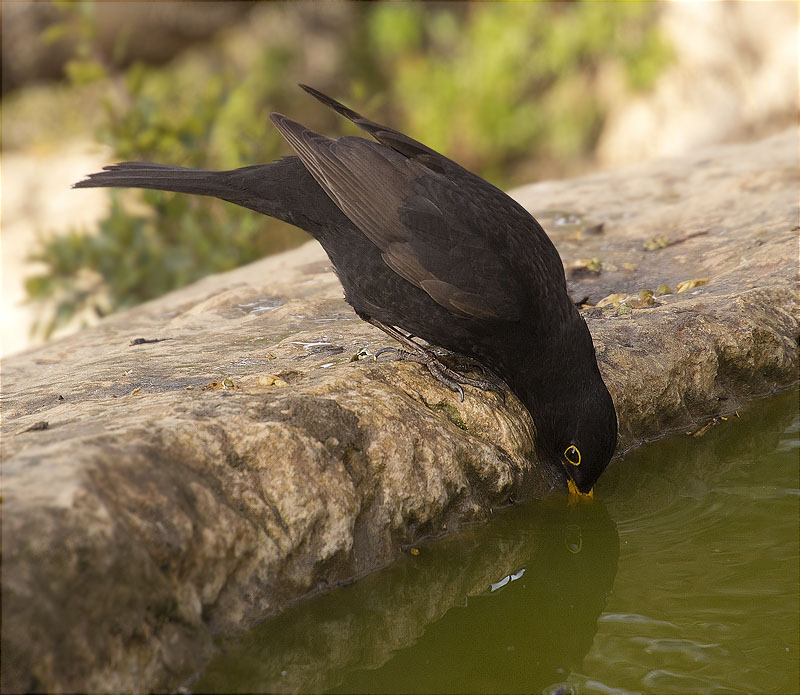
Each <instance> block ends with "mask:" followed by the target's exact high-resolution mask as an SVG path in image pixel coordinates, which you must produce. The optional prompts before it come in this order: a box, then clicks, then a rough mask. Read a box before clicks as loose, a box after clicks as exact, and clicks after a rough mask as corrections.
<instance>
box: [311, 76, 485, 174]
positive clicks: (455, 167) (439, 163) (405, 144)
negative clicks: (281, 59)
mask: <svg viewBox="0 0 800 695" xmlns="http://www.w3.org/2000/svg"><path fill="white" fill-rule="evenodd" d="M300 87H302V88H303V89H304V90H305V91H306V92H308V93H309V94H310V95H311V96H313V97H314V98H315V99H317V101H320V102H321V103H323V104H325V106H327V107H328V108H331V109H333V110H334V111H336V113H338V114H339V115H340V116H344V117H345V118H346V119H348V120H349V121H352V122H353V123H354V124H355V125H357V126H358V127H359V128H361V130H363V131H365V132H367V133H369V134H370V135H371V136H372V137H373V138H375V139H376V140H377V141H378V142H379V143H381V144H382V145H386V147H390V148H391V149H393V150H395V151H396V152H399V153H400V154H402V155H405V156H406V157H410V158H412V159H415V160H417V161H419V162H421V163H422V164H424V165H425V166H427V167H428V168H429V169H431V170H432V171H435V172H437V173H443V174H446V173H453V172H457V173H459V174H467V175H469V176H474V174H472V173H471V172H469V171H468V170H467V169H464V168H463V167H462V166H461V165H459V164H457V163H456V162H454V161H453V160H452V159H448V158H447V157H445V156H444V155H443V154H439V153H438V152H437V151H436V150H433V149H431V148H430V147H428V146H427V145H423V144H422V143H421V142H418V141H417V140H414V139H413V138H410V137H409V136H408V135H406V134H405V133H401V132H400V131H399V130H394V129H393V128H390V127H389V126H385V125H381V124H380V123H376V122H375V121H371V120H370V119H369V118H365V117H364V116H362V115H361V114H360V113H357V112H356V111H353V109H351V108H348V107H347V106H345V105H344V104H341V103H339V102H338V101H336V99H332V98H331V97H329V96H328V95H327V94H323V93H322V92H320V91H319V90H317V89H314V88H313V87H309V86H308V85H305V84H301V85H300Z"/></svg>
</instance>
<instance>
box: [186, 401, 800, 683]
mask: <svg viewBox="0 0 800 695" xmlns="http://www.w3.org/2000/svg"><path fill="white" fill-rule="evenodd" d="M799 451H800V420H798V414H797V393H796V392H791V393H784V394H780V395H778V396H774V397H772V398H770V399H767V400H763V401H759V402H757V403H754V404H753V405H751V406H750V407H748V408H747V409H746V410H743V411H740V417H739V418H735V417H734V418H731V419H729V420H728V421H727V422H722V423H720V424H719V425H717V426H716V427H714V428H712V429H711V430H709V431H708V432H707V433H706V434H704V435H703V436H702V437H699V438H694V437H690V436H686V435H685V434H676V435H672V436H670V437H668V438H666V439H664V440H662V441H660V442H656V443H653V444H650V445H647V446H645V447H642V448H640V449H639V450H637V451H635V452H633V453H631V454H629V455H628V456H626V457H625V458H624V459H622V460H620V461H617V462H615V464H614V465H613V466H612V467H611V468H610V469H609V470H608V471H607V472H606V474H605V475H604V477H603V478H602V479H601V481H600V484H599V485H598V487H597V489H596V500H595V501H594V502H590V503H581V504H573V505H568V504H566V503H565V501H564V500H561V499H559V500H551V501H548V502H547V503H538V504H529V505H519V506H516V507H514V508H511V509H506V510H503V511H501V512H498V513H497V514H496V516H495V518H494V519H493V520H492V522H491V523H489V524H487V525H484V526H480V527H475V528H469V529H466V530H465V531H463V532H461V533H459V534H457V535H455V536H453V537H449V538H445V539H439V540H435V541H430V542H427V543H425V544H422V545H420V546H419V550H420V553H419V555H416V556H412V555H408V556H405V557H403V558H401V559H400V560H399V561H398V562H396V563H394V564H393V565H392V566H391V567H389V568H388V569H386V570H383V571H381V572H376V573H373V574H372V575H369V576H367V577H365V578H363V579H362V580H360V581H358V582H356V583H355V584H353V585H351V586H348V587H344V588H340V589H336V590H335V591H332V592H330V593H328V594H326V595H323V596H318V597H315V598H313V599H310V600H307V601H302V602H299V603H298V604H297V605H295V606H293V607H292V608H291V609H290V610H288V611H287V612H286V613H284V614H283V615H281V616H278V617H277V618H274V619H272V620H270V621H267V622H265V623H264V624H262V625H260V626H259V627H258V628H256V629H254V630H253V632H252V633H250V634H249V635H247V636H246V637H245V638H244V639H242V640H240V641H237V642H235V643H229V644H226V645H224V652H223V654H222V655H221V656H219V657H218V658H217V659H216V660H215V661H214V662H212V663H211V664H210V665H209V667H208V668H207V669H206V671H205V673H203V674H201V675H200V677H199V678H198V679H197V680H195V681H194V682H193V683H190V684H188V687H189V689H190V690H191V691H193V692H196V693H199V692H208V691H214V692H335V693H349V692H363V693H373V692H376V693H378V692H379V693H383V692H392V693H395V692H396V693H404V692H414V693H429V692H430V693H435V692H533V693H537V692H545V693H572V692H575V693H626V692H651V693H701V692H702V693H767V692H770V693H796V692H798V690H800V688H799V687H798V678H799V677H800V676H799V674H798V647H799V646H800V645H799V642H800V639H799V638H798V632H799V631H800V627H799V626H800V607H799V606H798V582H799V581H800V580H799V577H798V564H799V562H800V560H799V558H798V543H799V542H800V531H799V529H798V503H799V501H800V490H798V487H800V484H799V483H800V481H798V452H799Z"/></svg>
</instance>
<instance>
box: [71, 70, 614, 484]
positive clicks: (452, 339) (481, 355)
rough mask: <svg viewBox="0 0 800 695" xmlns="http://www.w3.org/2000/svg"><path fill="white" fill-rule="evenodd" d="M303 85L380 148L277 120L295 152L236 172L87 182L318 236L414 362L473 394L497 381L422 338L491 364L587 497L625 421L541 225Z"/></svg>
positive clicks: (150, 174)
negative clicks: (452, 361)
mask: <svg viewBox="0 0 800 695" xmlns="http://www.w3.org/2000/svg"><path fill="white" fill-rule="evenodd" d="M301 87H303V89H305V90H306V91H307V92H308V93H309V94H311V95H312V96H314V97H316V98H317V99H318V100H319V101H321V102H322V103H323V104H325V105H326V106H329V107H330V108H332V109H334V110H335V111H336V112H337V113H339V114H341V115H342V116H344V117H345V118H348V119H349V120H351V121H352V122H353V123H355V124H356V125H357V126H358V127H360V128H361V129H363V130H365V131H366V132H367V133H369V134H370V135H371V136H372V137H373V138H374V139H375V140H376V141H377V142H373V141H371V140H366V139H364V138H360V137H352V136H348V137H342V138H339V139H338V140H332V139H330V138H327V137H325V136H323V135H319V134H317V133H315V132H313V131H311V130H309V129H308V128H305V127H304V126H302V125H300V124H299V123H296V122H295V121H292V120H291V119H289V118H287V117H286V116H283V115H281V114H277V113H274V114H272V115H271V119H272V122H273V123H274V125H275V127H276V128H277V129H278V130H279V131H280V133H281V135H283V137H284V138H286V140H287V141H288V142H289V144H290V145H291V146H292V148H293V149H294V150H295V152H296V153H297V156H296V157H285V158H282V159H279V160H277V161H276V162H273V163H271V164H262V165H258V166H248V167H244V168H241V169H235V170H232V171H202V170H195V169H186V168H183V167H177V166H168V165H163V164H148V163H144V162H124V163H121V164H115V165H113V166H109V167H105V169H104V171H102V172H100V173H97V174H92V175H90V176H89V177H88V178H87V179H85V180H84V181H81V182H79V183H77V184H75V187H76V188H92V187H97V186H123V187H136V188H151V189H156V190H163V191H176V192H179V193H195V194H200V195H209V196H215V197H217V198H221V199H223V200H227V201H230V202H232V203H236V204H238V205H241V206H243V207H246V208H250V209H251V210H255V211H256V212H260V213H262V214H265V215H270V216H271V217H276V218H278V219H280V220H283V221H285V222H288V223H290V224H293V225H296V226H297V227H300V228H301V229H304V230H306V231H307V232H308V233H309V234H311V236H313V237H314V238H315V239H316V240H317V241H318V242H319V243H320V244H321V245H322V247H323V248H324V249H325V251H326V253H327V254H328V256H329V258H330V260H331V263H332V264H333V267H334V268H335V269H336V273H337V275H338V277H339V279H340V281H341V283H342V285H343V286H344V291H345V298H346V300H347V301H348V302H349V303H350V305H351V306H352V307H353V308H354V309H355V311H356V313H357V314H358V315H359V316H360V317H361V318H362V319H364V320H365V321H369V322H370V323H372V324H374V325H376V326H378V327H379V328H381V329H382V330H384V331H385V332H386V333H388V334H389V335H390V336H392V337H393V338H395V339H397V340H399V341H400V342H401V344H403V346H404V347H405V348H406V351H403V352H402V354H401V356H404V357H407V358H408V357H409V353H413V355H414V357H413V359H416V360H418V361H422V362H424V363H425V364H427V365H428V367H429V369H430V370H431V372H432V373H434V375H436V376H437V377H439V378H440V379H441V380H443V381H445V383H447V384H448V385H449V386H450V387H451V388H453V389H455V390H459V391H461V387H460V386H458V383H457V382H461V383H467V384H472V385H477V386H480V387H483V388H486V387H487V386H489V385H488V384H487V383H486V382H484V381H480V380H471V379H467V378H466V377H462V376H461V375H460V374H458V373H457V372H455V371H453V370H451V369H449V368H448V367H446V366H445V365H444V364H442V363H441V362H440V361H439V359H438V358H437V355H436V354H435V351H434V350H431V349H430V348H426V347H423V346H422V345H420V344H418V343H416V342H414V341H413V339H412V336H417V337H419V338H422V339H423V340H425V341H426V342H427V343H428V344H429V345H430V346H436V347H438V348H444V349H445V350H448V351H451V352H453V353H457V354H459V355H463V356H466V357H467V358H471V359H473V360H477V361H478V362H480V363H481V364H482V365H485V366H486V367H488V368H490V369H491V370H492V371H493V372H494V373H495V374H497V375H498V376H500V377H501V378H502V379H503V380H504V381H505V382H506V383H507V384H508V386H509V388H510V389H511V390H512V391H513V392H514V393H515V394H516V395H517V397H518V398H519V399H520V400H521V401H522V403H523V404H524V405H525V406H526V407H527V408H528V410H529V411H530V414H531V416H532V418H533V421H534V423H535V425H536V433H537V441H536V450H537V454H538V456H539V458H541V459H542V460H543V461H544V462H546V463H549V464H550V465H555V466H558V467H563V470H564V471H566V475H567V483H568V484H569V487H570V489H571V490H572V491H573V492H575V491H580V492H581V493H589V492H591V490H592V488H593V486H594V484H595V482H596V481H597V479H598V477H599V476H600V474H601V473H602V472H603V470H604V469H605V468H606V466H607V465H608V462H609V460H610V459H611V456H612V454H613V452H614V448H615V446H616V440H617V418H616V413H615V412H614V404H613V401H612V400H611V396H610V395H609V393H608V390H607V389H606V386H605V384H604V383H603V379H602V378H601V376H600V372H599V370H598V368H597V360H596V357H595V351H594V346H593V345H592V338H591V335H590V334H589V329H588V328H587V326H586V323H585V322H584V320H583V318H582V317H581V316H580V314H579V313H578V310H577V309H576V307H575V305H574V303H573V302H572V300H571V299H570V297H569V295H568V294H567V286H566V280H565V277H564V267H563V265H562V263H561V258H560V257H559V255H558V251H556V248H555V246H553V243H552V242H551V241H550V239H549V237H548V236H547V235H546V234H545V233H544V230H543V229H542V227H541V226H540V225H539V223H538V222H537V221H536V220H535V219H534V218H533V217H532V216H531V215H530V213H528V212H527V210H525V209H524V208H523V207H522V206H521V205H519V204H517V203H516V202H515V201H513V200H512V199H511V198H509V197H508V196H507V195H506V194H505V193H503V192H502V191H500V190H499V189H497V188H495V187H494V186H492V185H491V184H489V183H488V182H486V181H484V180H483V179H481V178H480V177H478V176H476V175H475V174H473V173H471V172H469V171H467V170H466V169H464V168H463V167H461V166H459V165H458V164H456V163H455V162H453V161H452V160H450V159H448V158H447V157H444V156H442V155H441V154H439V153H438V152H435V151H434V150H432V149H430V148H429V147H426V146H425V145H423V144H421V143H419V142H417V141H416V140H412V139H411V138H410V137H408V136H407V135H404V134H403V133H400V132H398V131H396V130H393V129H392V128H388V127H386V126H383V125H380V124H378V123H375V122H373V121H370V120H368V119H366V118H364V117H363V116H361V115H360V114H358V113H356V112H355V111H352V110H351V109H349V108H347V107H346V106H343V105H342V104H340V103H339V102H337V101H334V100H333V99H331V98H330V97H327V96H325V95H324V94H322V93H320V92H318V91H317V90H315V89H312V88H311V87H307V86H305V85H301ZM403 331H404V332H405V333H403ZM461 394H462V397H463V391H461Z"/></svg>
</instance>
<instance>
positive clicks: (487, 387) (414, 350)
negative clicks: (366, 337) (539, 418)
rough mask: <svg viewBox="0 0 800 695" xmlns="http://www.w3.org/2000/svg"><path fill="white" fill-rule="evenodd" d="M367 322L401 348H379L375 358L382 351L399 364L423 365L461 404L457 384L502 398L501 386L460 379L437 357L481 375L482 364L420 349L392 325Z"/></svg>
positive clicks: (487, 382) (435, 351)
mask: <svg viewBox="0 0 800 695" xmlns="http://www.w3.org/2000/svg"><path fill="white" fill-rule="evenodd" d="M367 322H368V323H371V324H372V325H373V326H375V327H376V328H380V329H381V330H382V331H383V332H384V333H386V335H388V336H389V337H390V338H393V339H394V340H396V341H397V342H398V343H400V345H402V346H403V348H405V349H404V350H399V349H397V348H393V347H385V348H381V349H380V350H378V351H377V352H376V353H375V359H377V358H378V357H379V356H380V355H382V354H383V353H385V352H393V353H395V354H396V355H397V358H398V359H399V360H401V361H403V362H418V363H419V364H424V365H425V366H426V367H427V368H428V371H429V372H430V373H431V374H432V375H433V376H434V378H435V379H436V380H437V381H439V382H441V383H442V384H444V385H445V386H447V388H449V389H450V390H451V391H455V392H456V393H457V394H458V395H459V398H460V400H461V401H463V400H464V389H463V388H461V384H467V385H468V386H473V387H474V388H478V389H481V390H482V391H496V392H497V393H500V394H501V395H503V396H505V392H504V391H503V388H502V387H501V386H499V385H497V384H495V383H492V382H491V381H486V380H483V379H471V378H470V377H468V376H464V375H463V374H461V373H460V372H458V371H456V370H455V369H451V368H450V367H448V366H447V365H446V364H444V363H442V362H441V360H440V359H439V357H440V356H442V357H445V356H447V357H452V358H454V359H455V360H456V361H459V362H460V363H461V366H465V367H476V366H477V367H479V368H480V369H481V370H482V371H484V373H485V369H484V367H483V365H481V364H480V362H478V361H477V360H473V359H472V358H471V357H464V356H463V355H456V354H455V353H453V352H450V351H449V350H445V349H444V348H439V347H436V348H433V347H423V346H422V345H420V344H419V343H416V342H414V340H412V337H413V336H410V335H405V334H404V333H402V332H401V331H399V330H397V329H396V328H395V327H394V326H387V325H386V324H383V323H381V322H380V321H378V320H376V319H373V318H368V319H367Z"/></svg>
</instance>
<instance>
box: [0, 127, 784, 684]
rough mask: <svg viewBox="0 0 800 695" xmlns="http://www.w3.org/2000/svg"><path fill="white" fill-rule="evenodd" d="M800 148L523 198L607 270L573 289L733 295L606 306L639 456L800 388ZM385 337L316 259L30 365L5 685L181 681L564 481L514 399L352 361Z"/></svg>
mask: <svg viewBox="0 0 800 695" xmlns="http://www.w3.org/2000/svg"><path fill="white" fill-rule="evenodd" d="M796 145H797V140H796V134H795V132H794V131H791V132H788V133H785V134H783V135H780V136H776V137H774V138H771V139H768V140H765V141H763V142H761V143H757V144H754V145H746V146H729V147H725V148H718V149H716V150H709V151H706V152H704V153H699V154H698V155H697V156H695V157H692V158H690V159H684V160H676V161H669V162H660V163H656V164H651V165H647V166H642V167H636V168H631V169H627V170H624V171H619V172H615V173H607V174H598V175H595V176H591V177H587V178H584V179H578V180H573V181H564V182H550V183H543V184H538V185H535V186H532V187H529V188H527V189H524V190H521V191H518V195H519V198H520V199H521V200H522V201H523V202H524V203H525V204H526V205H527V206H528V207H529V208H530V209H531V210H533V211H534V213H535V214H537V216H539V217H540V219H541V220H542V222H543V223H544V225H545V227H546V228H547V229H548V231H549V232H550V233H551V236H552V237H553V238H554V240H555V242H556V244H557V245H558V246H559V250H560V251H561V253H562V257H563V258H564V260H565V263H566V265H567V267H568V268H569V267H572V266H573V265H574V264H575V261H578V260H579V259H587V258H588V259H590V260H591V263H590V264H578V265H576V268H579V269H578V271H577V273H576V274H574V277H573V273H572V271H570V273H569V274H570V285H571V290H572V291H573V294H574V295H575V297H576V299H577V298H580V297H583V296H584V295H588V297H589V300H588V304H591V305H594V304H596V303H597V302H598V301H599V300H600V299H602V298H603V297H605V296H607V295H610V294H613V293H620V294H622V293H624V294H632V293H638V292H639V291H640V290H643V289H650V290H653V291H655V290H656V289H657V287H658V286H659V285H662V284H667V285H669V286H670V287H671V288H672V289H673V290H674V289H675V287H676V285H678V283H680V282H682V281H685V280H690V279H693V278H702V279H707V280H708V282H707V283H706V284H702V285H698V286H696V287H695V288H694V289H689V290H686V291H685V292H682V293H680V294H669V295H663V296H657V297H656V298H655V304H653V305H651V306H645V307H644V308H631V306H630V305H620V306H617V307H614V306H613V305H612V306H611V307H610V308H605V309H588V310H587V321H588V323H589V327H590V329H591V331H592V334H593V336H594V338H595V343H596V346H597V351H598V358H599V362H600V367H601V370H602V372H603V375H604V377H605V380H606V383H607V384H608V386H609V389H610V391H611V393H612V396H613V397H614V401H615V403H616V407H617V410H618V414H619V419H620V445H621V449H622V450H624V449H626V448H628V447H630V446H633V445H635V444H636V443H638V442H640V441H642V440H644V439H648V438H652V437H656V436H659V435H661V434H662V433H664V432H665V431H667V430H669V429H672V428H675V427H685V426H690V425H692V424H694V423H698V422H701V421H702V420H703V419H705V418H707V417H709V416H711V415H714V414H717V413H720V412H726V411H730V410H733V409H734V408H735V407H736V406H737V405H738V404H739V403H740V402H742V401H743V400H745V399H748V398H750V397H752V396H755V395H758V394H761V393H765V392H768V391H770V390H774V389H777V388H780V387H782V386H786V385H788V384H790V383H792V382H793V381H794V380H795V379H796V369H797V339H798V303H797V294H796V274H797V268H796V263H797V225H798V208H797V195H796V193H797V187H796V176H797V146H796ZM600 223H602V227H600V226H599V225H600ZM690 236H691V238H689V237H690ZM655 237H663V239H661V241H659V243H656V244H651V245H650V246H652V247H654V248H655V249H656V250H652V251H646V250H644V244H645V242H647V241H648V240H651V239H653V238H655ZM664 244H667V245H664ZM626 264H630V265H626ZM589 267H590V268H591V269H590V270H588V271H587V270H586V269H585V268H589ZM634 306H638V305H634ZM139 337H144V338H148V339H155V338H159V339H164V340H163V341H161V342H154V343H143V344H136V345H131V344H130V343H131V341H132V339H136V338H139ZM385 344H386V339H385V338H384V337H383V335H382V334H381V333H380V332H378V331H376V330H374V329H373V328H371V327H370V326H368V325H366V324H364V323H362V322H360V321H359V320H357V319H356V318H355V316H354V315H353V314H352V312H351V311H350V309H349V308H348V307H347V305H346V304H345V303H344V301H343V300H342V299H341V288H340V287H339V285H338V283H337V281H336V279H335V276H334V275H333V273H332V272H331V271H330V269H329V267H328V265H327V261H326V258H325V256H324V254H323V252H322V251H321V249H320V248H319V247H318V246H316V245H315V244H310V245H307V246H304V247H302V248H300V249H297V250H295V251H292V252H289V253H286V254H283V255H280V256H276V257H273V258H269V259H265V260H263V261H260V262H258V263H255V264H252V265H250V266H247V267H245V268H241V269H239V270H236V271H232V272H230V273H227V274H225V275H219V276H215V277H210V278H207V279H205V280H203V281H201V282H199V283H196V284H195V285H193V286H191V287H188V288H185V289H183V290H180V291H178V292H174V293H172V294H171V295H168V296H167V297H164V298H162V299H159V300H157V301H154V302H150V303H148V304H145V305H143V306H141V307H138V308H136V309H133V310H131V311H128V312H125V313H122V314H119V315H116V316H113V317H111V318H109V319H108V320H105V321H103V322H101V323H100V324H99V325H98V326H96V327H94V328H91V329H88V330H85V331H83V332H81V333H79V334H76V335H73V336H70V337H68V338H65V339H62V340H59V341H57V342H54V343H51V344H48V345H46V346H43V347H41V348H37V349H35V350H31V351H29V352H27V353H23V354H21V355H19V356H17V357H14V358H11V359H9V360H7V361H6V362H5V364H4V365H3V366H4V369H3V414H4V417H3V459H4V460H3V483H4V499H3V507H4V509H3V512H4V513H3V520H4V525H3V596H2V600H3V635H2V637H3V657H4V658H3V662H2V668H3V672H2V677H3V684H4V689H5V690H9V691H15V690H24V689H29V690H45V691H58V690H72V691H75V690H80V691H85V690H94V691H111V690H123V691H142V690H153V689H158V690H160V689H169V688H171V687H175V686H176V685H177V684H178V683H180V682H181V681H182V679H184V678H185V677H186V676H187V675H189V674H191V673H192V672H193V671H195V670H197V669H198V668H200V667H201V666H202V665H203V664H204V663H205V662H206V660H207V659H208V658H209V656H210V655H211V654H212V653H213V652H214V644H213V638H214V637H215V636H225V635H232V634H236V633H238V632H240V631H242V630H243V629H245V628H246V627H247V626H249V625H250V624H251V623H252V622H253V621H254V620H258V619H259V618H262V617H263V616H265V615H267V614H270V613H273V612H276V611H279V610H280V609H281V608H282V607H283V606H285V605H286V603H287V602H288V601H290V600H291V599H293V598H296V597H299V596H302V595H304V594H307V593H309V592H313V591H315V590H318V589H321V588H324V587H326V586H329V585H331V584H333V583H336V582H341V581H346V580H348V579H351V578H354V577H357V576H358V575H360V574H363V573H364V572H367V571H369V570H371V569H374V568H376V567H379V566H382V565H385V564H386V563H388V562H390V561H391V560H392V559H393V558H394V557H396V556H397V555H398V553H399V552H400V550H401V549H402V547H403V546H404V545H406V544H408V543H412V542H414V541H415V540H416V539H418V538H420V537H422V536H425V535H430V534H438V533H443V532H450V531H453V530H454V529H456V528H458V527H459V526H460V525H462V524H464V523H466V522H470V521H478V520H484V519H486V518H488V517H489V515H490V514H491V512H492V509H493V508H495V507H497V506H500V505H504V504H507V503H508V502H509V501H510V500H513V499H517V498H521V497H525V496H541V495H544V494H545V493H547V492H548V490H550V489H551V488H552V487H553V486H558V485H559V484H560V483H561V479H560V474H559V472H558V471H551V470H549V469H547V468H544V467H542V466H541V465H538V464H537V462H536V461H535V457H534V454H533V445H532V437H533V427H532V425H531V423H530V420H529V418H528V416H527V413H526V412H525V411H524V409H523V408H522V407H521V406H520V404H519V403H518V402H517V401H516V400H515V399H514V398H513V397H511V396H509V397H508V398H507V399H506V401H505V403H503V401H502V400H501V399H500V398H499V397H497V396H496V395H494V394H484V393H482V392H476V391H475V390H472V389H468V391H467V396H466V400H465V402H464V403H459V402H458V400H457V398H456V397H455V396H454V394H452V393H451V392H449V391H447V390H446V389H443V388H442V387H440V386H439V385H438V384H437V383H435V382H434V381H433V380H432V379H431V378H430V376H429V375H428V374H427V372H426V370H425V369H424V368H423V367H421V366H419V365H415V364H401V363H387V364H384V363H382V362H381V363H375V362H374V361H372V360H371V359H369V358H367V359H362V360H357V361H352V358H353V356H354V355H356V354H357V353H359V351H361V350H364V349H368V350H370V351H372V352H374V351H375V350H376V349H377V348H379V347H381V346H383V345H385ZM43 422H46V423H47V426H46V428H45V426H44V425H42V424H41V423H43Z"/></svg>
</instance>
